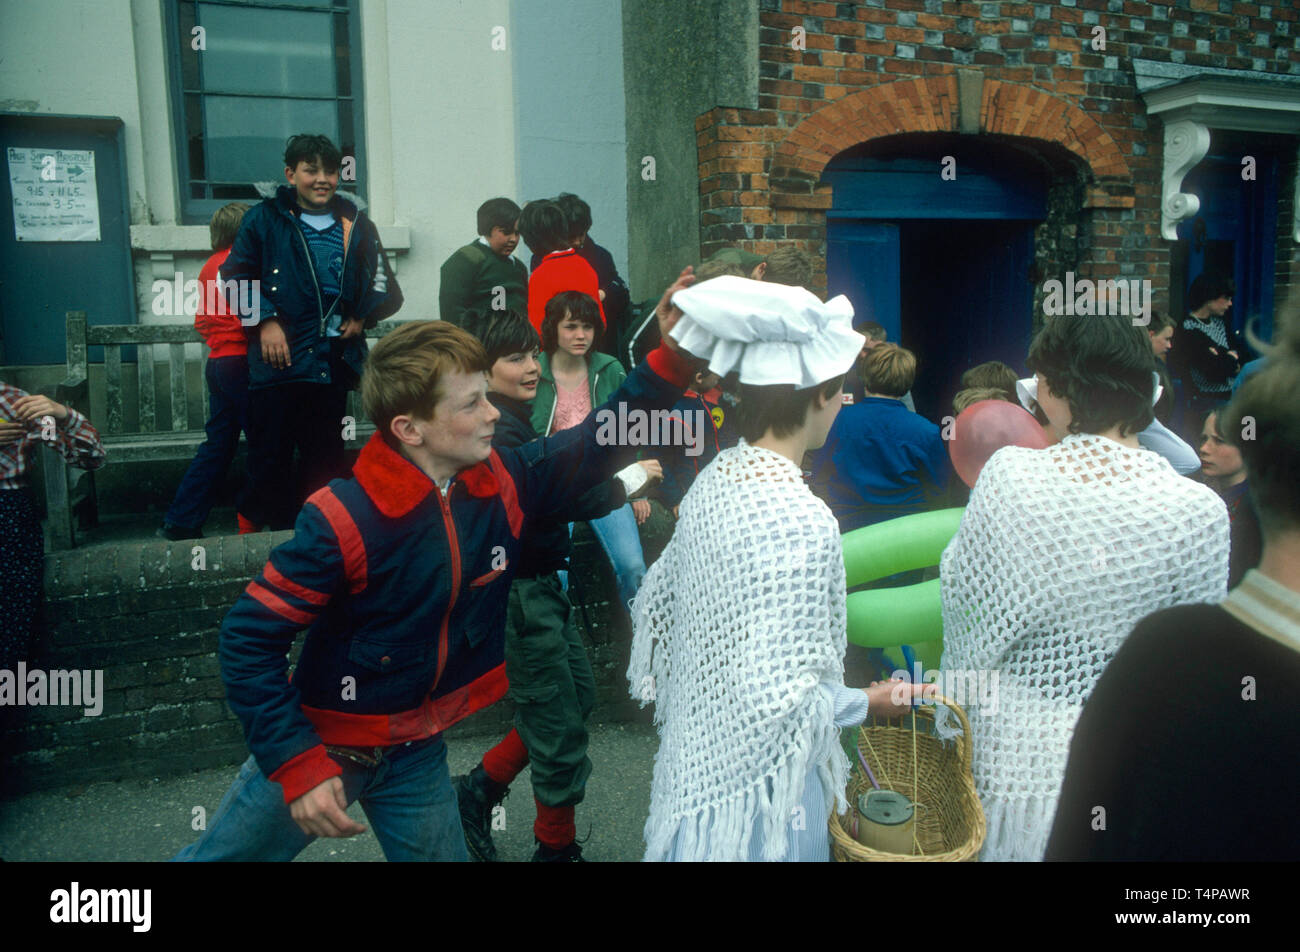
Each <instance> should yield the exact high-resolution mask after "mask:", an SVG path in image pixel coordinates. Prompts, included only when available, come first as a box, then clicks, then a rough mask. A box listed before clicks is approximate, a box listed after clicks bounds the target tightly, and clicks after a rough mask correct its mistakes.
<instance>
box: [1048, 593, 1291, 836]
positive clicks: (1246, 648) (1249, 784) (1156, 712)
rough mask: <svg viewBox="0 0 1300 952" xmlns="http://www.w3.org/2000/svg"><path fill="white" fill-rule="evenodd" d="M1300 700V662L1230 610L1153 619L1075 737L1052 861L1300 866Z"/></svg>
mask: <svg viewBox="0 0 1300 952" xmlns="http://www.w3.org/2000/svg"><path fill="white" fill-rule="evenodd" d="M1247 678H1249V679H1252V680H1251V681H1250V682H1248V685H1252V684H1253V687H1249V686H1248V685H1243V679H1247ZM1252 692H1253V698H1254V699H1253V700H1247V699H1246V698H1247V697H1250V696H1251V695H1252ZM1243 695H1244V696H1243ZM1297 698H1300V651H1295V650H1292V649H1291V648H1289V647H1287V646H1285V645H1283V644H1281V643H1279V642H1278V641H1275V640H1274V639H1272V638H1269V637H1266V636H1264V635H1261V634H1260V633H1259V632H1257V631H1255V629H1253V628H1251V627H1250V626H1248V625H1246V624H1244V623H1243V622H1241V621H1239V620H1238V619H1237V618H1236V617H1235V616H1234V615H1232V614H1230V613H1228V612H1227V611H1225V610H1224V609H1223V608H1220V607H1219V606H1217V605H1183V606H1179V607H1177V608H1170V609H1166V610H1164V611H1160V612H1156V613H1155V614H1154V615H1149V616H1147V617H1146V618H1144V619H1143V620H1142V621H1141V622H1139V623H1138V626H1137V627H1136V628H1135V629H1134V630H1133V634H1132V635H1131V636H1129V639H1128V640H1127V641H1126V642H1125V643H1124V645H1123V647H1122V648H1120V650H1119V652H1118V653H1117V654H1116V655H1115V657H1114V659H1113V660H1112V661H1111V662H1110V664H1109V665H1108V666H1107V667H1106V671H1105V673H1104V674H1103V675H1102V677H1101V679H1100V680H1099V681H1098V682H1097V686H1096V688H1095V689H1094V690H1093V692H1092V697H1091V698H1089V700H1088V703H1087V705H1086V706H1085V707H1084V710H1083V716H1082V717H1080V719H1079V723H1078V726H1077V727H1076V728H1075V731H1074V740H1073V742H1072V743H1071V745H1070V761H1069V765H1068V767H1067V768H1066V772H1065V781H1064V783H1063V785H1062V788H1061V798H1060V801H1059V804H1058V807H1057V812H1056V823H1055V826H1054V827H1053V829H1052V838H1051V840H1050V842H1049V843H1048V846H1047V855H1046V857H1045V858H1046V859H1048V860H1175V861H1183V860H1285V859H1290V860H1293V861H1294V860H1297V859H1300V810H1297V809H1296V804H1295V796H1296V790H1297V789H1300V758H1298V757H1296V752H1295V742H1296V737H1297V735H1300V704H1297ZM1097 807H1102V808H1104V809H1105V811H1106V812H1105V829H1104V830H1098V829H1093V826H1094V824H1095V823H1096V821H1095V820H1094V816H1096V815H1097V814H1096V812H1095V811H1096V808H1097Z"/></svg>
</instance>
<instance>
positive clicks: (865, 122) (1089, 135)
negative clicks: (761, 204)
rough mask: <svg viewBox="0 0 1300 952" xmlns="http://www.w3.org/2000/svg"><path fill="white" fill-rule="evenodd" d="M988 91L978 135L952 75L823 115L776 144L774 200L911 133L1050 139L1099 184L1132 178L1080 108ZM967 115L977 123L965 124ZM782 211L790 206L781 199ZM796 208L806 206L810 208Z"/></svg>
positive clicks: (850, 99)
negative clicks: (872, 146) (854, 154)
mask: <svg viewBox="0 0 1300 952" xmlns="http://www.w3.org/2000/svg"><path fill="white" fill-rule="evenodd" d="M981 85H982V88H981V89H979V93H978V94H979V110H978V127H977V128H976V127H974V123H973V121H972V120H973V119H974V110H973V108H970V107H973V105H974V104H973V103H970V104H963V103H959V87H958V80H957V77H956V76H955V75H954V74H951V73H950V74H947V75H944V76H929V77H921V78H917V79H908V80H900V81H898V82H893V83H885V84H883V85H880V86H872V87H871V88H870V89H864V90H861V91H859V92H856V93H852V94H850V95H847V96H844V97H843V98H841V99H838V100H836V101H835V102H833V103H831V104H830V105H828V106H825V107H823V108H822V109H819V110H818V111H816V112H814V113H813V114H812V115H810V116H809V117H808V118H807V119H805V120H803V121H802V122H801V123H799V125H797V126H795V128H794V129H792V130H791V131H790V133H789V134H788V135H787V136H786V137H785V138H784V139H783V140H782V141H781V142H779V143H778V144H777V146H776V149H775V152H774V154H773V157H772V167H771V173H770V179H771V188H772V192H773V193H774V194H773V198H774V199H777V196H779V195H782V193H784V194H785V195H791V196H792V197H793V196H796V195H802V196H806V195H808V194H809V193H810V192H812V191H813V188H814V186H815V184H816V182H817V180H818V179H819V178H820V177H821V174H822V171H823V170H824V169H825V168H826V165H827V163H828V162H830V160H831V158H832V157H834V156H835V155H836V154H838V153H840V152H843V151H844V150H845V149H848V148H851V147H853V146H855V145H858V144H859V143H862V142H865V141H867V140H869V139H876V138H880V137H882V136H891V135H898V134H900V133H906V132H972V133H973V132H983V133H993V134H1000V135H1008V136H1022V137H1027V138H1034V139H1039V140H1046V141H1049V142H1055V143H1057V144H1059V145H1061V146H1063V147H1065V148H1066V149H1068V150H1069V151H1070V152H1073V153H1074V154H1075V155H1077V156H1078V157H1079V158H1080V159H1081V160H1082V162H1083V163H1084V164H1085V165H1086V166H1087V168H1088V169H1090V170H1091V172H1092V175H1093V177H1094V179H1123V180H1127V179H1129V177H1130V174H1131V173H1130V171H1129V167H1128V163H1127V162H1126V161H1125V160H1124V155H1123V153H1122V152H1120V149H1119V146H1118V145H1116V143H1115V140H1114V139H1113V138H1111V136H1110V134H1109V133H1108V132H1106V130H1105V129H1103V128H1102V127H1101V126H1100V125H1099V124H1098V123H1097V121H1096V120H1095V119H1093V118H1092V117H1091V116H1089V115H1088V114H1087V113H1086V112H1084V111H1083V110H1082V109H1080V108H1079V107H1077V106H1074V105H1072V104H1070V103H1069V102H1067V101H1065V100H1064V99H1061V98H1059V97H1056V96H1053V95H1050V94H1049V93H1046V92H1043V91H1042V90H1041V89H1037V88H1035V87H1033V86H1026V85H1022V84H1019V83H1007V82H1002V81H999V80H995V79H983V80H982V83H981ZM963 92H965V90H963ZM966 94H967V95H970V93H969V92H967V93H966ZM961 107H966V108H961ZM963 114H966V115H969V117H970V118H968V119H965V120H964V119H963ZM827 198H829V196H827ZM776 204H777V205H781V204H785V203H782V202H780V201H779V199H778V200H777V201H776ZM790 204H792V205H804V207H807V205H806V204H805V202H803V201H797V200H796V201H795V202H792V203H790ZM818 204H819V203H818Z"/></svg>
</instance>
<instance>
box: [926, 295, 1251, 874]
mask: <svg viewBox="0 0 1300 952" xmlns="http://www.w3.org/2000/svg"><path fill="white" fill-rule="evenodd" d="M1152 360H1153V358H1152V351H1151V343H1150V341H1149V340H1148V339H1147V335H1146V332H1145V331H1144V330H1143V329H1142V328H1138V327H1134V326H1132V324H1131V322H1130V320H1129V319H1128V318H1126V317H1117V316H1088V317H1054V318H1052V319H1051V320H1049V321H1048V322H1047V325H1046V326H1045V327H1044V328H1043V330H1042V331H1041V332H1040V333H1039V335H1038V337H1037V338H1035V340H1034V342H1033V345H1032V346H1031V347H1030V351H1029V366H1030V368H1031V369H1032V370H1034V371H1035V373H1036V383H1037V393H1036V395H1035V399H1036V401H1037V403H1038V405H1039V406H1040V407H1041V408H1042V410H1043V412H1044V414H1045V415H1046V417H1047V419H1048V422H1049V427H1050V429H1051V431H1052V433H1053V435H1054V436H1055V437H1056V438H1057V439H1058V442H1056V443H1055V444H1054V445H1052V446H1049V447H1047V448H1046V449H1041V450H1036V449H1026V448H1022V447H1017V446H1009V447H1005V448H1003V449H1001V450H998V451H997V452H996V453H994V454H993V456H992V457H991V458H990V459H989V461H988V463H987V464H986V465H985V467H984V469H983V470H982V471H981V472H980V476H979V480H978V481H977V482H976V483H975V487H974V489H972V490H971V495H970V502H969V504H968V505H967V507H966V511H965V513H964V515H963V516H962V521H961V527H960V529H958V531H957V534H956V536H955V537H954V538H953V540H952V542H951V543H950V544H949V546H948V548H947V549H946V550H945V551H944V554H943V559H942V561H941V563H940V569H939V570H940V579H941V590H942V594H943V624H944V652H943V660H942V667H943V668H944V669H946V670H948V671H951V672H954V673H956V672H975V671H980V672H983V671H990V670H991V671H994V672H996V677H997V679H998V680H997V684H998V692H997V705H996V709H995V710H992V709H988V708H985V707H975V708H968V709H967V714H968V715H969V717H970V724H971V739H972V741H973V744H974V748H973V752H974V757H973V764H972V767H973V770H974V775H975V787H976V790H977V792H978V793H979V796H980V799H981V801H982V802H983V805H984V812H985V815H986V816H987V818H988V839H987V841H986V843H985V846H984V851H983V854H982V856H983V858H984V859H986V860H1039V859H1042V857H1043V851H1044V848H1045V847H1046V843H1047V836H1048V833H1049V831H1050V829H1051V823H1052V817H1053V814H1054V813H1055V810H1056V798H1057V795H1058V792H1059V790H1060V785H1061V778H1062V776H1063V774H1064V771H1065V759H1066V751H1067V750H1068V748H1069V741H1070V734H1071V732H1072V731H1073V729H1074V724H1075V721H1076V720H1078V716H1079V712H1080V710H1081V709H1082V707H1083V702H1084V701H1085V700H1086V699H1087V697H1088V695H1089V693H1090V692H1091V691H1092V687H1093V685H1094V684H1095V683H1096V681H1097V678H1098V677H1099V676H1100V675H1101V672H1102V670H1103V669H1104V668H1105V666H1106V663H1107V661H1109V660H1110V658H1111V657H1112V656H1113V655H1114V654H1115V652H1116V651H1117V650H1118V649H1119V646H1120V645H1121V644H1122V643H1123V640H1124V638H1125V637H1126V636H1127V635H1128V633H1129V631H1131V630H1132V628H1133V623H1134V622H1136V621H1137V620H1138V619H1139V618H1141V617H1143V616H1144V615H1146V614H1148V613H1149V612H1151V611H1153V610H1155V609H1158V608H1165V607H1168V606H1171V605H1178V604H1183V603H1187V602H1199V601H1216V600H1218V599H1219V598H1222V597H1223V594H1224V592H1225V591H1226V582H1227V577H1228V513H1227V511H1226V509H1225V508H1224V505H1223V502H1222V501H1221V500H1220V499H1219V498H1218V497H1217V496H1216V495H1215V494H1214V493H1213V492H1212V491H1211V490H1210V489H1209V488H1208V487H1205V486H1201V485H1198V484H1197V483H1194V482H1192V481H1191V480H1188V479H1184V478H1182V477H1180V476H1179V475H1178V474H1177V473H1176V472H1175V471H1174V470H1173V468H1172V467H1171V466H1170V465H1169V463H1168V462H1167V461H1166V460H1165V459H1163V458H1162V457H1160V456H1158V455H1157V454H1155V453H1153V452H1150V451H1148V450H1145V449H1143V448H1141V446H1140V445H1139V442H1138V434H1139V433H1140V432H1141V431H1143V430H1144V429H1145V428H1146V427H1147V426H1149V424H1150V423H1151V420H1152V417H1153V414H1152V400H1153V396H1154V395H1153V392H1152ZM946 713H947V709H946V708H942V707H941V708H939V709H938V710H937V714H938V716H939V722H940V732H941V734H944V735H947V734H949V733H950V731H949V725H948V724H947V721H948V718H947V717H946Z"/></svg>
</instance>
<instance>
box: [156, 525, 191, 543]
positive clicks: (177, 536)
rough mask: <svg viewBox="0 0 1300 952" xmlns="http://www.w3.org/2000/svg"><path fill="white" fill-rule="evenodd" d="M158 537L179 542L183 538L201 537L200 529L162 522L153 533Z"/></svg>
mask: <svg viewBox="0 0 1300 952" xmlns="http://www.w3.org/2000/svg"><path fill="white" fill-rule="evenodd" d="M154 535H156V536H157V537H158V538H160V539H166V540H168V541H169V542H181V541H184V540H185V539H202V538H203V530H202V529H187V528H185V527H184V526H173V525H168V524H167V523H165V522H164V523H163V525H162V528H161V529H159V530H158V531H157V532H155V533H154Z"/></svg>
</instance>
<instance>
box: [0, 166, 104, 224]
mask: <svg viewBox="0 0 1300 952" xmlns="http://www.w3.org/2000/svg"><path fill="white" fill-rule="evenodd" d="M6 151H7V152H8V158H9V187H10V190H11V192H12V194H13V197H14V237H15V238H17V239H18V240H19V241H99V240H100V237H99V191H98V188H97V186H96V184H95V153H94V152H91V151H90V150H89V149H13V148H11V149H8V150H6Z"/></svg>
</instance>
